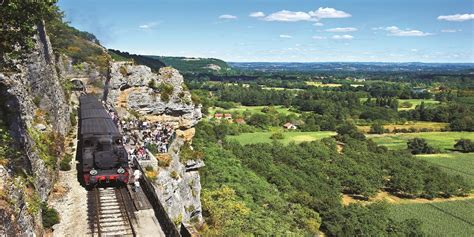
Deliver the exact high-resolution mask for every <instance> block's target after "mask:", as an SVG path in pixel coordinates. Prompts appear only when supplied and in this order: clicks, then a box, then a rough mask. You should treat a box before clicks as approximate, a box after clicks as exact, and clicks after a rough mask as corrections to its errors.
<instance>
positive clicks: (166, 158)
mask: <svg viewBox="0 0 474 237" xmlns="http://www.w3.org/2000/svg"><path fill="white" fill-rule="evenodd" d="M171 160H172V159H171V156H170V155H168V154H161V155H159V156H158V166H160V167H169V166H170V164H171Z"/></svg>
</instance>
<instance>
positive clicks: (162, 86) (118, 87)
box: [107, 62, 202, 128]
mask: <svg viewBox="0 0 474 237" xmlns="http://www.w3.org/2000/svg"><path fill="white" fill-rule="evenodd" d="M107 100H108V102H109V103H112V104H115V107H116V108H123V109H125V110H128V111H129V112H130V110H133V111H136V112H138V113H140V114H141V115H147V116H151V117H153V118H152V120H158V121H163V122H176V123H177V124H178V125H179V127H181V128H191V127H193V126H194V125H196V123H197V122H198V121H199V120H200V119H201V117H202V114H201V107H200V105H194V104H193V102H192V99H191V94H190V93H189V91H187V90H186V89H185V88H184V80H183V76H182V75H181V74H180V73H179V72H178V71H177V70H176V69H173V68H170V67H165V68H161V69H160V71H159V74H155V73H153V72H152V71H151V69H150V68H149V67H147V66H142V65H133V64H131V63H129V62H114V63H112V65H111V70H110V81H109V84H108V97H107ZM119 112H120V111H119ZM123 112H125V111H123Z"/></svg>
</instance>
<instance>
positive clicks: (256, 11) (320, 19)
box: [59, 0, 474, 62]
mask: <svg viewBox="0 0 474 237" xmlns="http://www.w3.org/2000/svg"><path fill="white" fill-rule="evenodd" d="M59 6H60V7H61V9H62V10H63V11H65V13H66V19H67V20H68V21H70V22H71V24H72V25H73V26H75V27H76V28H78V29H80V30H85V31H89V32H91V33H93V34H95V35H96V36H97V38H98V39H99V40H100V41H101V42H102V44H103V45H104V46H106V47H108V48H114V49H119V50H122V51H128V52H131V53H137V54H147V55H167V56H188V57H215V58H221V59H224V60H227V61H242V62H253V61H259V62H262V61H265V62H327V61H338V62H346V61H364V62H375V61H383V62H414V61H417V62H474V1H472V0H396V1H395V0H319V1H318V0H311V1H310V0H286V1H283V0H201V1H198V0H186V1H185V0H100V1H97V0H81V1H74V0H60V1H59Z"/></svg>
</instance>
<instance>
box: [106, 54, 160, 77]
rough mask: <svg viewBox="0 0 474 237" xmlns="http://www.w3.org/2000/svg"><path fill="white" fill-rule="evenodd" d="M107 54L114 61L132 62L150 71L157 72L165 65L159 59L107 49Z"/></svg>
mask: <svg viewBox="0 0 474 237" xmlns="http://www.w3.org/2000/svg"><path fill="white" fill-rule="evenodd" d="M109 54H110V55H111V56H112V58H113V59H114V60H133V61H135V63H137V64H141V65H145V66H148V67H150V68H151V70H152V71H154V72H157V71H158V70H160V68H162V67H165V66H166V65H165V63H163V61H162V60H160V59H159V58H151V57H147V56H143V55H137V54H130V53H128V52H121V51H120V50H115V49H109Z"/></svg>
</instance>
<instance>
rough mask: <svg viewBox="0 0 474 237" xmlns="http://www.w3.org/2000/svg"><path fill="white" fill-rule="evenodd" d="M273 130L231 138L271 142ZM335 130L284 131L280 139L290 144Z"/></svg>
mask: <svg viewBox="0 0 474 237" xmlns="http://www.w3.org/2000/svg"><path fill="white" fill-rule="evenodd" d="M272 134H273V132H255V133H242V134H240V135H237V136H229V137H228V139H229V140H234V141H237V142H239V143H240V144H242V145H247V144H256V143H270V142H272V141H273V140H272V139H270V136H271V135H272ZM335 134H336V133H335V132H327V131H324V132H284V133H283V136H284V139H281V140H278V141H279V142H282V143H284V144H288V143H290V142H296V143H301V142H310V141H316V140H320V139H322V138H325V137H330V136H333V135H335Z"/></svg>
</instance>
